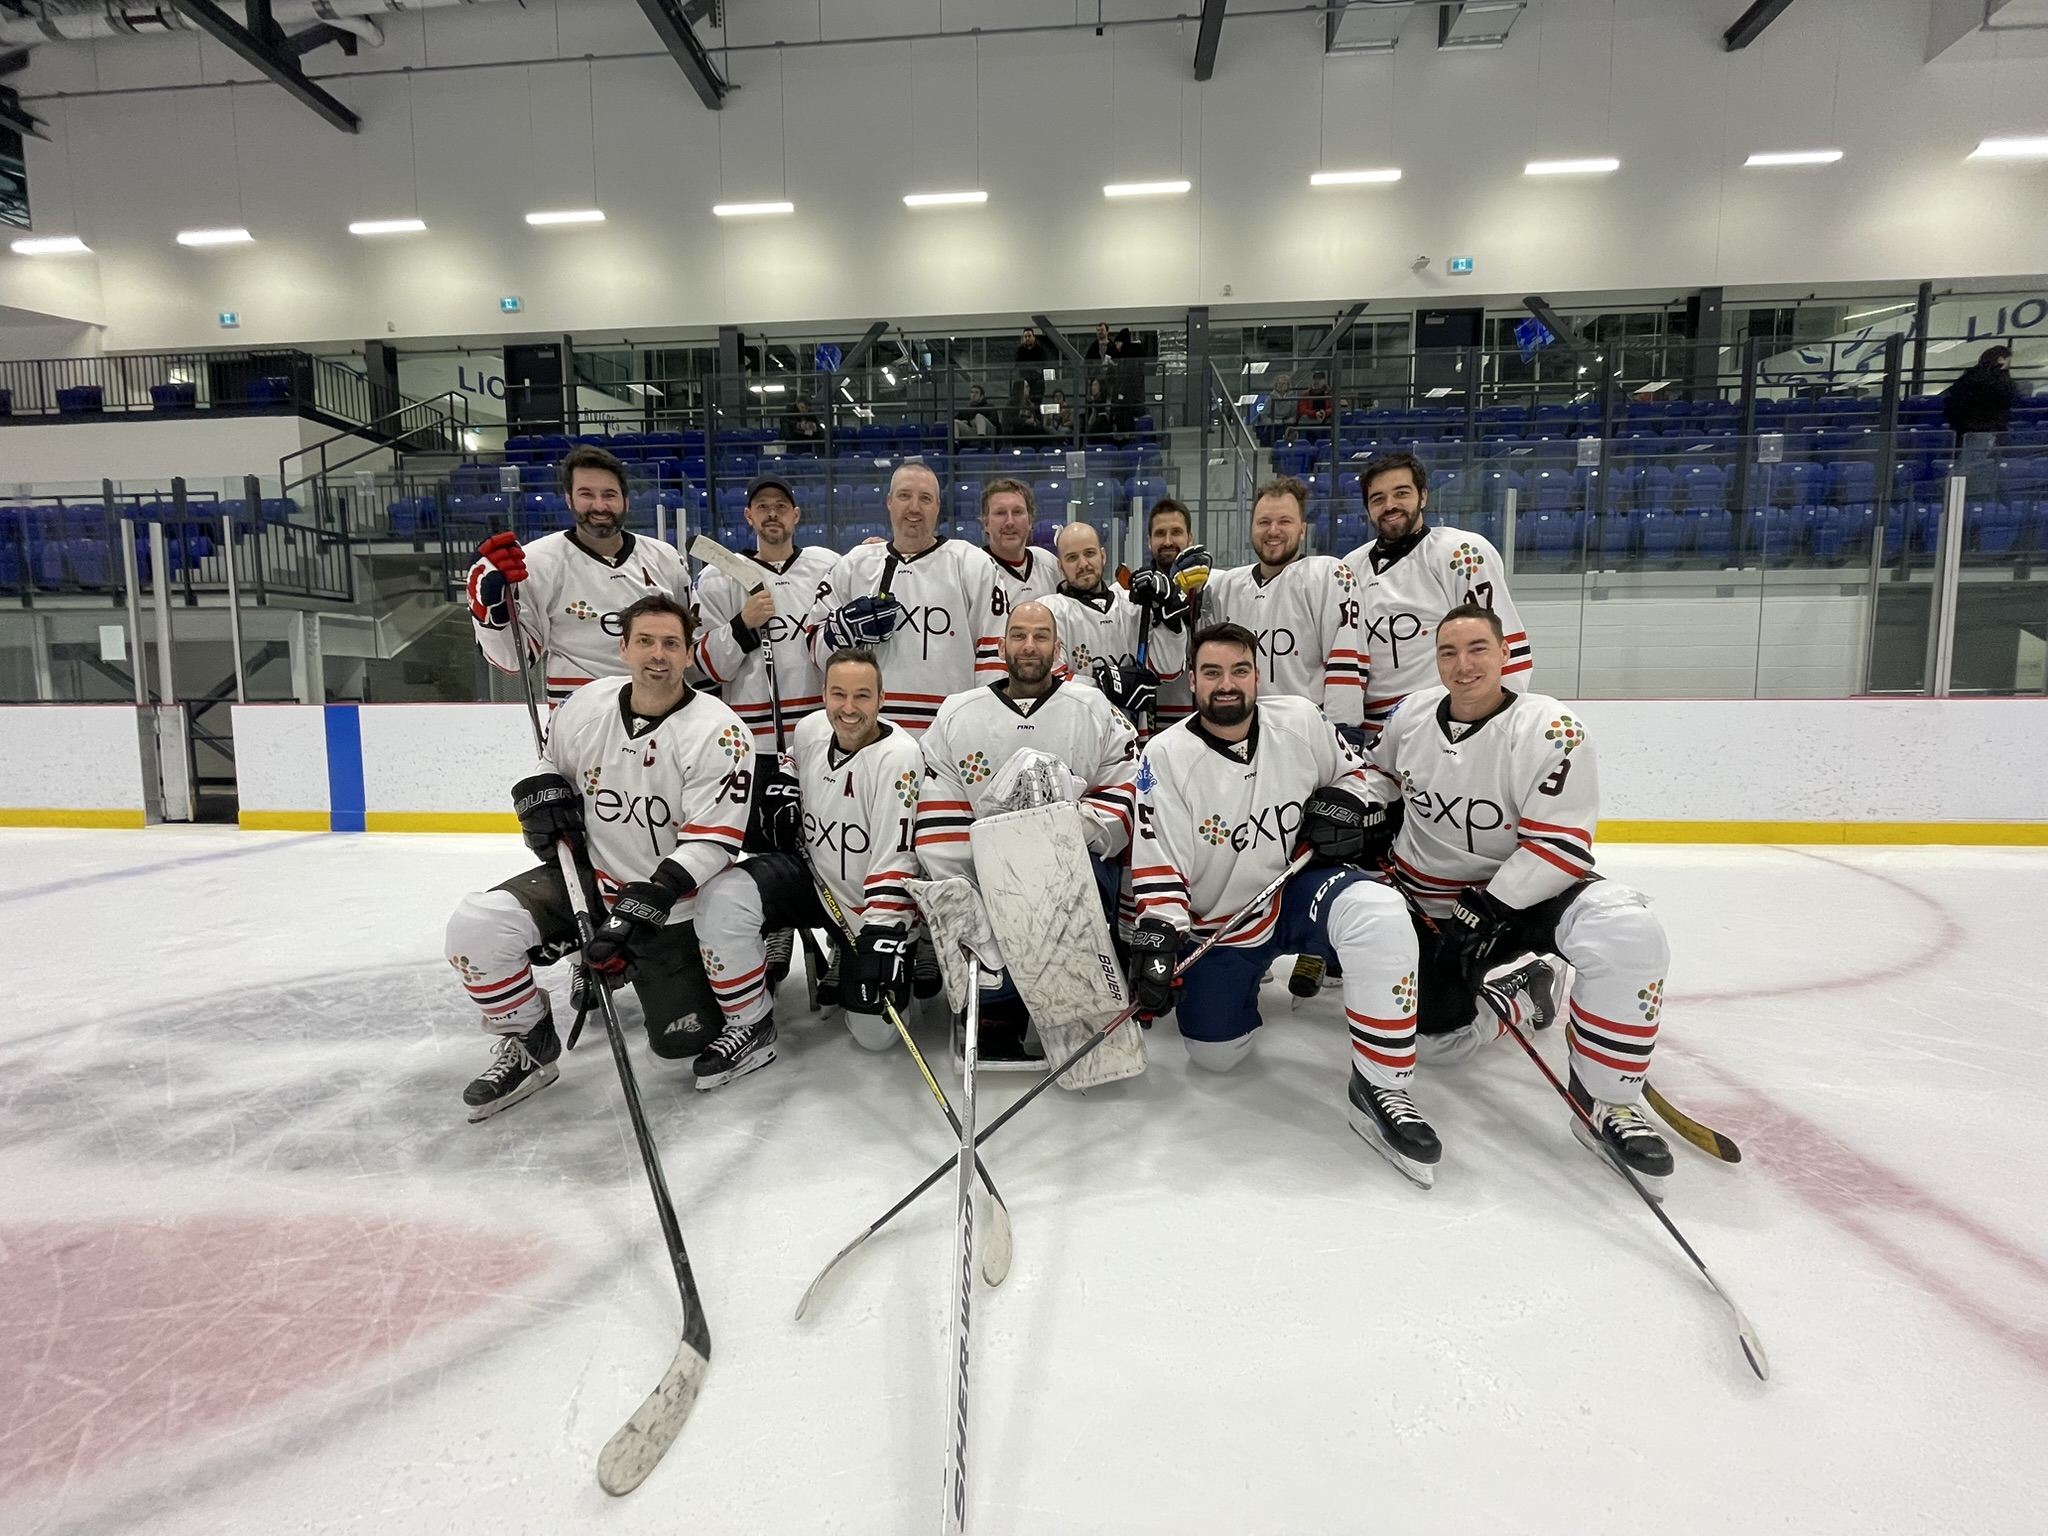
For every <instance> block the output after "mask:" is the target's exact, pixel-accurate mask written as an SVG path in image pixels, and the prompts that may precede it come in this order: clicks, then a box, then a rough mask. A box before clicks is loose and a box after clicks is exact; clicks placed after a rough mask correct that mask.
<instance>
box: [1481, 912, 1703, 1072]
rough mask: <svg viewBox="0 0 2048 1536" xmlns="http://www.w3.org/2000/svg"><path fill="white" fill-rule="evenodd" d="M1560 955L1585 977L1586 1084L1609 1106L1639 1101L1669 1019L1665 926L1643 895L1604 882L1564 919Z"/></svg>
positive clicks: (1576, 1027) (1575, 1006)
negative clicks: (1663, 1021) (1666, 1013)
mask: <svg viewBox="0 0 2048 1536" xmlns="http://www.w3.org/2000/svg"><path fill="white" fill-rule="evenodd" d="M1557 952H1558V954H1560V955H1562V956H1563V957H1564V958H1565V959H1566V960H1568V961H1570V962H1571V967H1572V969H1573V971H1574V972H1576V973H1577V974H1576V976H1575V977H1574V979H1573V981H1572V1003H1571V1060H1572V1067H1573V1068H1574V1070H1576V1071H1577V1072H1578V1074H1579V1081H1580V1082H1582V1083H1584V1084H1585V1085H1586V1090H1587V1092H1589V1093H1591V1094H1592V1095H1593V1097H1594V1098H1596V1099H1600V1100H1602V1101H1603V1102H1605V1103H1609V1104H1634V1103H1636V1102H1637V1101H1638V1100H1639V1099H1641V1098H1642V1096H1643V1084H1644V1083H1645V1082H1646V1081H1647V1080H1648V1078H1649V1075H1650V1053H1651V1051H1652V1050H1654V1049H1655V1048H1656V1045H1657V1030H1658V1025H1659V1021H1660V1020H1661V1019H1662V1018H1663V1016H1664V973H1665V969H1666V968H1667V966H1669V964H1670V961H1671V950H1670V947H1669V945H1667V944H1666V942H1665V939H1664V925H1663V924H1662V923H1660V922H1658V921H1657V914H1656V913H1654V912H1652V911H1651V910H1650V906H1649V903H1648V902H1646V901H1645V900H1644V899H1643V898H1642V896H1641V895H1640V894H1638V893H1637V892H1635V891H1632V890H1630V889H1629V888H1628V887H1627V886H1625V885H1618V884H1616V883H1615V882H1614V881H1612V880H1601V881H1598V882H1596V883H1595V884H1593V885H1590V886H1588V887H1587V888H1586V889H1585V891H1584V892H1583V893H1581V895H1580V896H1579V898H1578V900H1576V901H1574V902H1573V903H1572V904H1571V905H1570V906H1568V907H1566V908H1565V909H1564V915H1563V916H1562V917H1560V918H1559V919H1558V920H1557ZM1482 1006H1483V1004H1482Z"/></svg>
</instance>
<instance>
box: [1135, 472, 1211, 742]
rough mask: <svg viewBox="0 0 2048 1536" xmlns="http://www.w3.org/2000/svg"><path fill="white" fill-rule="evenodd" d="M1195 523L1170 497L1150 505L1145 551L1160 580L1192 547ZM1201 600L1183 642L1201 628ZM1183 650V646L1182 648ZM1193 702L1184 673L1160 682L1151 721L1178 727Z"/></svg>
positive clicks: (1192, 612)
mask: <svg viewBox="0 0 2048 1536" xmlns="http://www.w3.org/2000/svg"><path fill="white" fill-rule="evenodd" d="M1194 541H1195V535H1194V522H1193V521H1192V519H1190V518H1189V516H1188V509H1187V508H1186V507H1184V506H1183V505H1181V503H1179V502H1177V501H1175V500H1174V499H1173V498H1172V497H1171V496H1162V497H1160V498H1159V500H1157V501H1155V502H1153V503H1152V507H1151V510H1149V511H1148V512H1146V514H1145V547H1146V549H1147V551H1148V552H1149V553H1150V555H1151V558H1152V569H1153V570H1155V571H1157V572H1158V573H1159V574H1160V575H1162V576H1168V577H1170V576H1171V575H1172V574H1173V562H1174V561H1176V560H1178V559H1179V558H1180V557H1181V553H1182V551H1184V550H1185V549H1186V548H1187V547H1188V546H1189V545H1190V544H1192V543H1194ZM1200 602H1201V600H1200V598H1199V597H1197V598H1196V599H1195V600H1194V602H1192V603H1191V604H1190V605H1189V609H1188V618H1187V622H1186V623H1185V624H1184V625H1183V626H1182V628H1183V631H1184V632H1183V634H1182V637H1181V638H1182V640H1183V642H1185V641H1186V639H1187V638H1188V636H1191V635H1192V634H1194V632H1195V631H1196V630H1198V629H1200V628H1201V627H1202V614H1201V607H1200ZM1183 649H1185V645H1183ZM1194 708H1195V705H1194V699H1193V697H1192V696H1191V695H1190V694H1189V692H1188V677H1187V672H1186V670H1185V669H1183V670H1182V672H1181V675H1180V676H1179V677H1175V678H1162V679H1160V683H1159V703H1158V706H1157V708H1156V709H1155V710H1154V712H1153V719H1154V720H1155V721H1156V722H1157V723H1158V725H1159V727H1160V729H1162V730H1163V729H1165V728H1166V727H1167V726H1169V725H1175V724H1178V723H1179V722H1180V721H1182V720H1185V719H1186V718H1187V717H1188V716H1189V715H1190V714H1192V713H1194Z"/></svg>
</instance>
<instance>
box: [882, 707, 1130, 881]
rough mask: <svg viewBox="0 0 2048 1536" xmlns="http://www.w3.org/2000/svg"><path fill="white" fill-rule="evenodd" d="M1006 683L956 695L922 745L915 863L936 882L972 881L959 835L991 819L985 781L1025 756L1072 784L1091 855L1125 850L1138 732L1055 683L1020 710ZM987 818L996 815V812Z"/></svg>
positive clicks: (969, 857) (970, 865) (964, 842)
mask: <svg viewBox="0 0 2048 1536" xmlns="http://www.w3.org/2000/svg"><path fill="white" fill-rule="evenodd" d="M1008 688H1009V680H1008V679H1007V678H1005V679H1004V680H1003V681H1002V682H999V683H994V684H991V685H990V686H989V687H987V688H976V689H974V690H973V691H972V692H970V693H962V694H956V695H954V697H952V698H950V699H948V700H946V703H945V706H944V707H943V708H942V709H940V711H939V718H938V719H936V720H934V721H933V722H932V728H931V729H930V730H929V731H926V732H925V735H924V743H923V745H924V759H925V773H924V783H923V786H922V788H921V789H920V791H919V794H918V800H917V853H918V857H919V858H920V859H922V860H923V861H924V867H925V869H926V870H927V872H928V873H929V874H930V877H931V878H932V879H934V880H944V879H947V878H949V877H951V876H953V875H965V876H968V877H970V878H971V877H972V876H973V873H974V860H973V854H972V853H971V852H970V850H969V847H968V842H967V829H968V828H969V827H970V826H972V825H973V823H974V818H975V817H977V816H980V815H982V814H984V813H985V812H987V811H989V809H990V807H989V805H988V803H987V802H988V792H989V785H990V781H992V780H993V779H994V778H995V776H996V774H997V773H998V772H999V771H1000V770H1001V769H1002V766H1003V764H1005V763H1007V762H1008V761H1009V760H1010V758H1011V756H1012V755H1013V754H1015V753H1016V752H1018V751H1020V750H1022V749H1023V748H1025V747H1030V748H1032V749H1033V750H1035V751H1039V752H1046V753H1050V754H1051V755H1052V756H1054V757H1056V758H1058V759H1059V760H1060V761H1061V762H1063V763H1065V764H1066V765H1067V771H1068V772H1069V773H1071V774H1073V775H1074V777H1075V778H1077V779H1079V780H1080V781H1081V783H1082V786H1083V789H1082V793H1081V825H1082V827H1083V829H1084V831H1085V832H1086V835H1087V838H1088V847H1089V851H1090V852H1092V853H1094V854H1095V855H1096V856H1097V857H1098V858H1103V859H1113V858H1115V857H1116V856H1117V855H1118V854H1120V853H1122V852H1123V851H1124V848H1125V847H1126V846H1127V845H1128V844H1129V843H1130V840H1131V769H1132V768H1133V766H1134V765H1135V764H1136V761H1137V756H1138V737H1137V732H1135V731H1133V730H1132V729H1131V723H1130V721H1128V720H1126V719H1125V718H1124V717H1123V715H1122V714H1121V713H1120V712H1119V711H1118V710H1117V708H1116V706H1115V705H1113V704H1111V703H1110V702H1109V700H1108V699H1106V698H1105V697H1103V695H1102V692H1101V690H1099V689H1096V688H1080V687H1075V686H1074V685H1072V684H1070V683H1062V682H1055V683H1054V684H1053V687H1052V691H1051V692H1050V693H1047V694H1044V695H1043V696H1041V697H1040V698H1039V699H1038V700H1037V701H1036V702H1035V703H1032V704H1031V707H1030V708H1029V709H1028V710H1026V709H1023V708H1020V707H1019V706H1018V705H1017V704H1016V703H1014V702H1012V700H1011V699H1010V697H1009V694H1008V691H1007V690H1008ZM995 809H997V810H1000V809H1001V807H1000V806H998V807H996V808H995Z"/></svg>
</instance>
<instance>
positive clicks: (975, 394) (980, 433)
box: [953, 384, 998, 437]
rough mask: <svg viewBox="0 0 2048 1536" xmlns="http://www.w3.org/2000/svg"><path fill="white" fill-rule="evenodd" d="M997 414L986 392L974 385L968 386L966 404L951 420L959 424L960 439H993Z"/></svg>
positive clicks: (993, 403)
mask: <svg viewBox="0 0 2048 1536" xmlns="http://www.w3.org/2000/svg"><path fill="white" fill-rule="evenodd" d="M997 414H998V413H997V411H996V403H995V402H994V401H993V400H991V399H989V397H988V392H987V391H986V390H984V389H983V388H982V387H981V386H980V385H979V384H975V385H971V386H969V388H968V391H967V403H966V404H965V405H963V406H961V407H960V408H959V409H958V410H956V411H955V412H954V413H953V419H954V420H955V421H957V422H959V423H960V432H959V435H960V436H961V437H994V436H995V435H996V418H997Z"/></svg>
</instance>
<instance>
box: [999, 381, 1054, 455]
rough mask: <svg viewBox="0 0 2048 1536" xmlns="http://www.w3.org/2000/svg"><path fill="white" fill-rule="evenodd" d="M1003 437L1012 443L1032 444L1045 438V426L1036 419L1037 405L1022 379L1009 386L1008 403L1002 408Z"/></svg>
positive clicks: (1028, 386)
mask: <svg viewBox="0 0 2048 1536" xmlns="http://www.w3.org/2000/svg"><path fill="white" fill-rule="evenodd" d="M1003 436H1004V438H1005V439H1007V440H1008V441H1010V442H1012V443H1032V442H1036V441H1037V440H1038V439H1039V438H1041V437H1043V436H1045V425H1044V423H1042V422H1041V421H1039V419H1038V404H1037V402H1036V401H1035V400H1033V399H1032V397H1031V387H1030V385H1029V384H1028V383H1027V382H1026V381H1025V380H1023V379H1018V380H1017V381H1016V382H1014V383H1013V384H1011V385H1010V403H1009V404H1008V405H1006V406H1004V407H1003Z"/></svg>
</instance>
